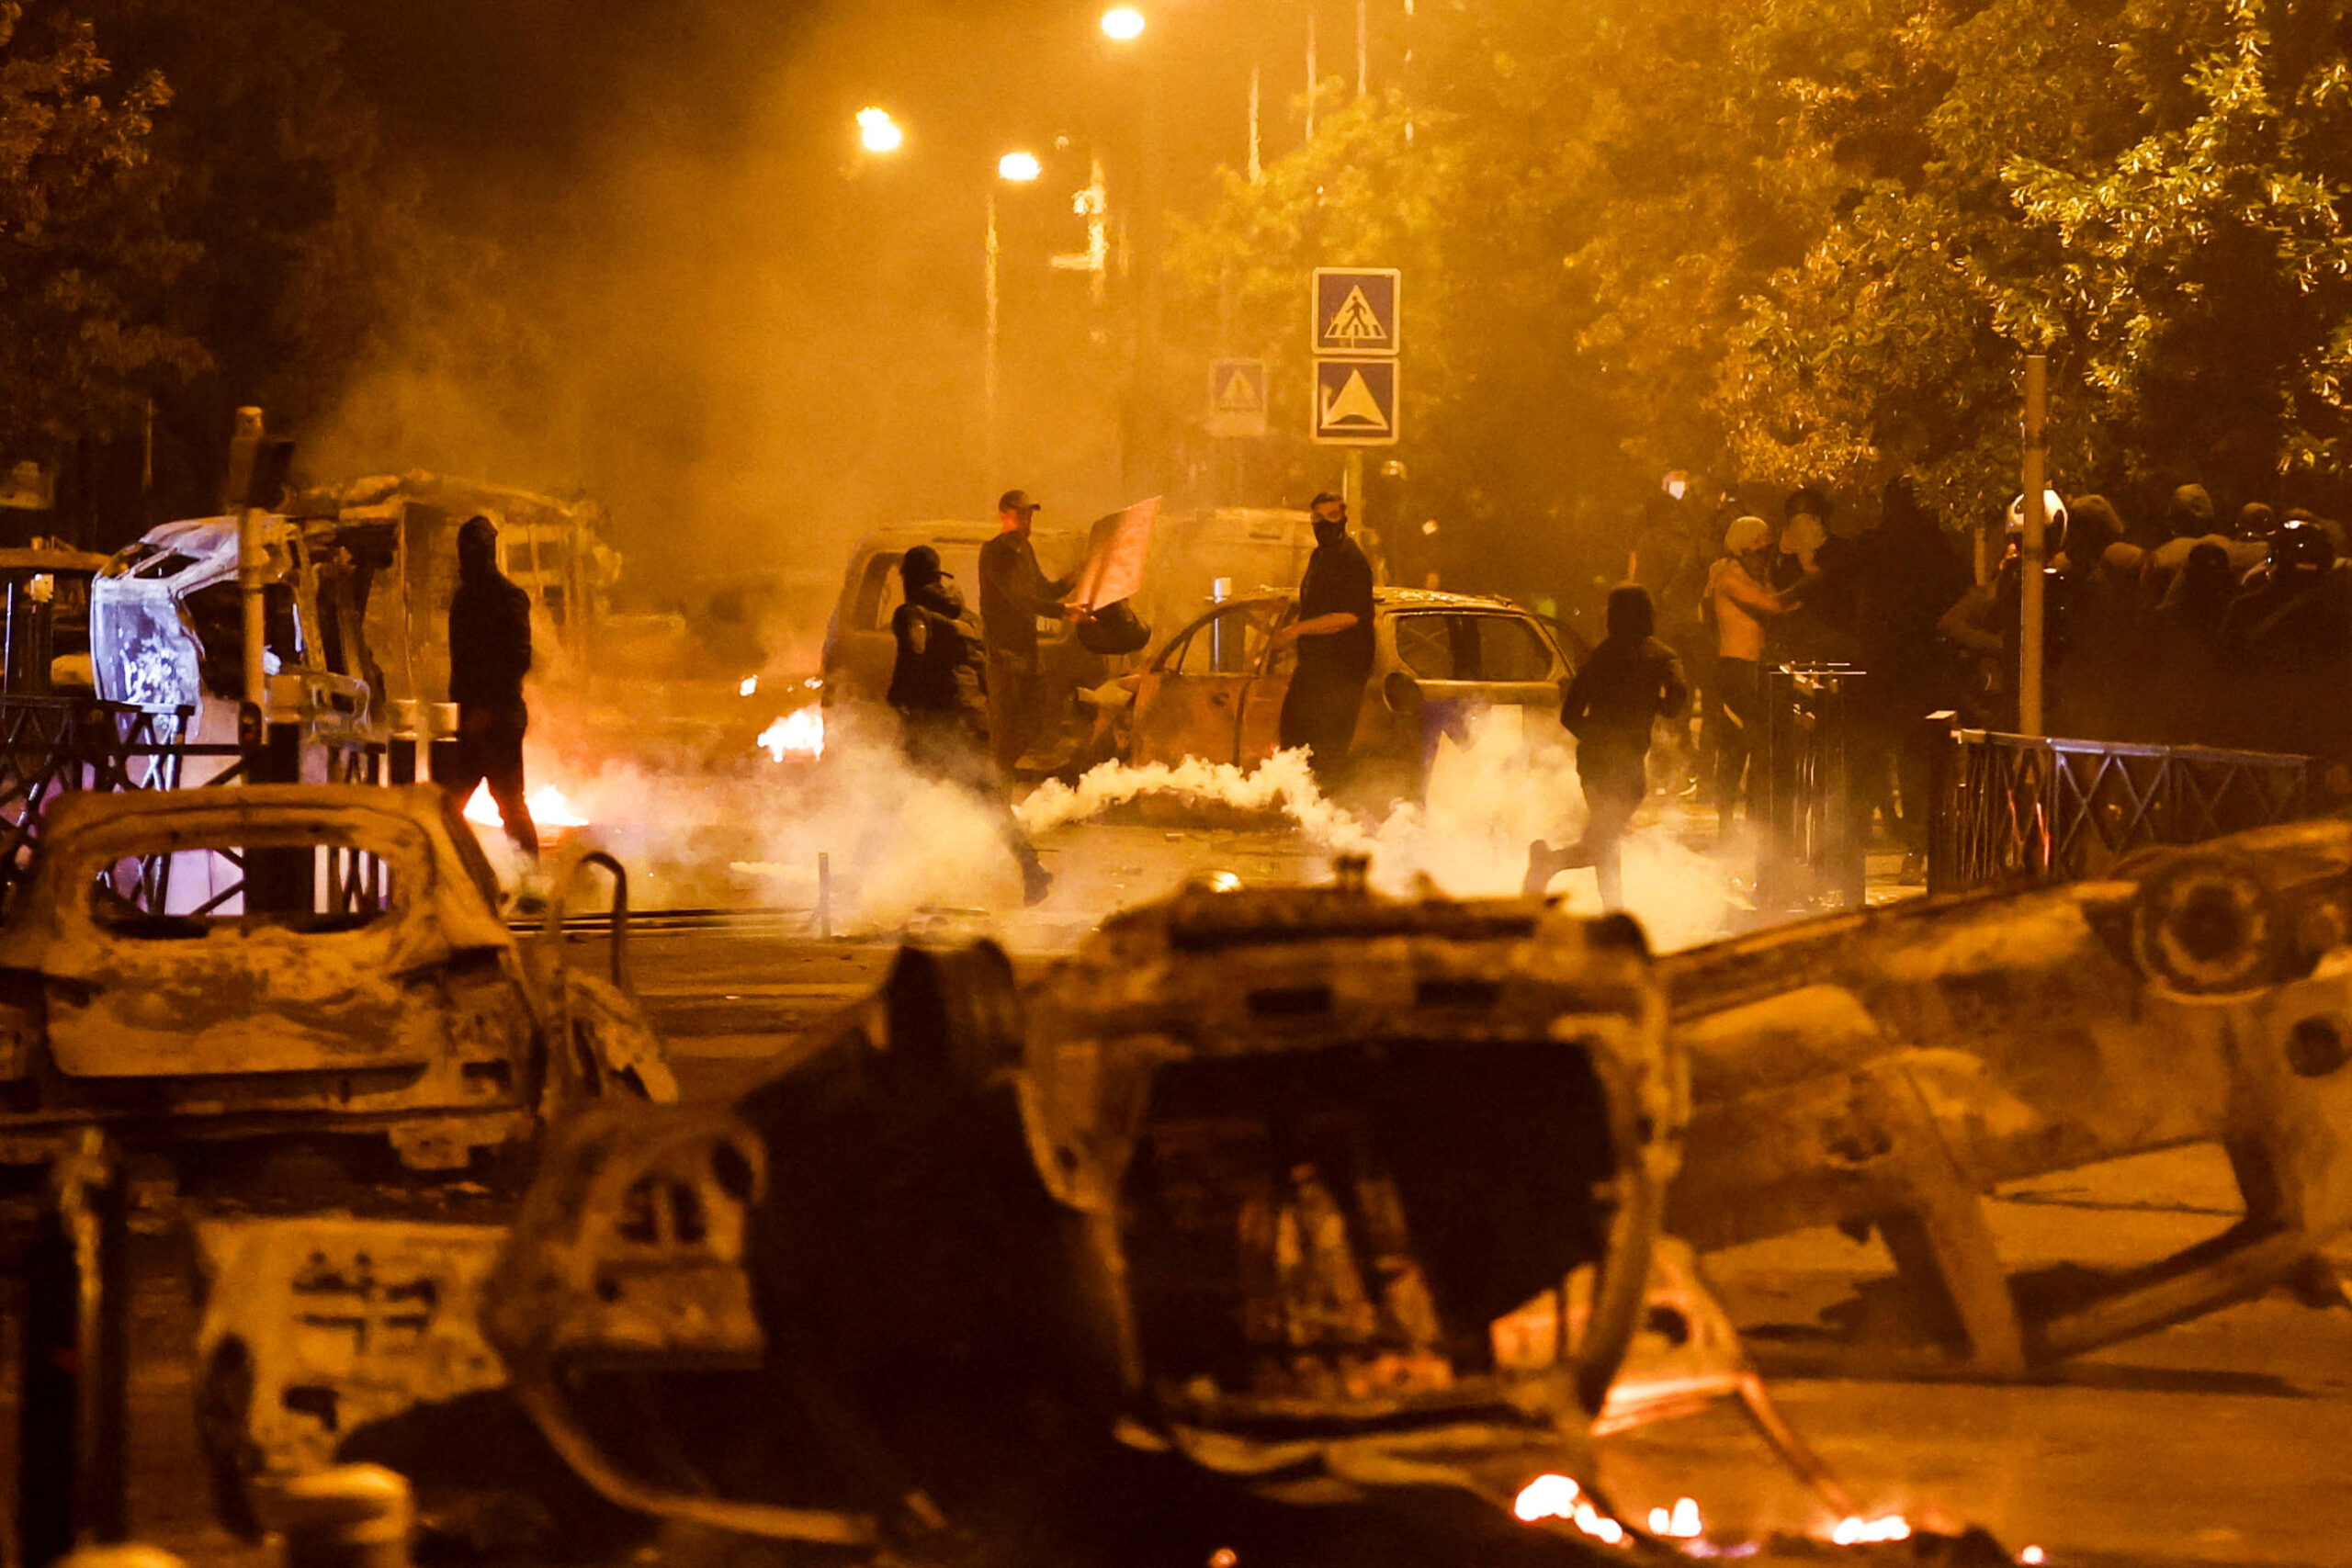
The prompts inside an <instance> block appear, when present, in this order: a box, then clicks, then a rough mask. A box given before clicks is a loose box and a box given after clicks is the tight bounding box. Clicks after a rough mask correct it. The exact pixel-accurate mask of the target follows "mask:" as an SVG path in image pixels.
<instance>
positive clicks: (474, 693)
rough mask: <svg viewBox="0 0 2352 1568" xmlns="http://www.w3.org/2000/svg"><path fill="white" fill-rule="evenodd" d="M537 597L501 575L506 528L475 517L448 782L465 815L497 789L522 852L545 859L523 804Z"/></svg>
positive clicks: (462, 565)
mask: <svg viewBox="0 0 2352 1568" xmlns="http://www.w3.org/2000/svg"><path fill="white" fill-rule="evenodd" d="M530 672H531V596H530V595H529V594H528V593H526V592H523V590H521V589H520V588H517V587H516V586H515V584H514V583H513V582H510V581H507V578H506V575H505V574H504V573H503V572H502V571H500V570H498V525H496V524H494V523H492V521H491V520H490V519H489V518H487V517H469V518H468V519H466V523H465V526H463V527H461V528H459V529H458V587H457V591H456V592H453V593H452V594H450V595H449V700H450V701H451V702H453V703H455V704H457V705H458V745H457V766H456V769H455V771H454V772H452V773H450V774H449V775H448V776H447V778H445V779H443V780H441V781H440V783H441V787H442V789H443V790H444V791H445V792H446V793H447V795H448V796H449V798H450V800H452V801H453V802H455V803H456V804H457V806H458V807H459V808H460V809H462V808H463V807H464V806H465V804H466V802H467V801H468V800H469V799H470V798H471V797H472V795H473V793H474V791H475V790H476V789H477V788H479V787H480V786H481V784H485V783H486V784H489V785H490V797H491V799H492V800H494V801H496V802H497V803H498V820H499V822H500V824H501V825H502V826H503V827H504V828H505V829H506V836H507V837H508V838H510V839H512V840H515V848H517V849H519V850H521V851H522V852H524V853H525V854H526V855H529V856H531V857H533V858H534V859H536V858H537V855H538V852H539V829H538V825H537V823H535V822H533V821H532V820H531V808H530V807H529V806H528V805H527V804H526V803H525V801H524V798H523V732H524V731H525V730H526V729H528V728H530V723H531V715H530V710H529V708H528V707H526V705H525V704H524V701H523V677H524V676H526V675H527V674H529V673H530Z"/></svg>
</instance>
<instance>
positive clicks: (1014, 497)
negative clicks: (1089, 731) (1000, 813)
mask: <svg viewBox="0 0 2352 1568" xmlns="http://www.w3.org/2000/svg"><path fill="white" fill-rule="evenodd" d="M1042 510H1043V508H1042V507H1041V506H1040V505H1039V504H1038V503H1037V502H1035V501H1032V500H1030V499H1029V492H1028V491H1025V490H1009V491H1005V492H1004V494H1003V495H1002V496H1001V497H999V498H998V500H997V503H996V520H997V536H996V537H995V538H993V539H990V540H989V542H988V543H987V544H985V545H982V546H981V547H980V624H981V626H985V627H986V628H987V634H988V661H989V751H990V753H991V754H992V755H993V757H994V758H995V761H996V771H997V772H998V773H1001V774H1003V775H1004V777H1005V779H1006V780H1007V781H1008V782H1010V781H1011V779H1012V770H1013V768H1014V767H1015V766H1016V765H1017V764H1018V763H1019V762H1020V761H1021V754H1022V753H1023V751H1026V750H1028V749H1029V742H1030V741H1031V740H1032V739H1035V737H1036V733H1037V724H1038V721H1039V719H1040V717H1041V716H1042V710H1043V708H1044V706H1045V704H1046V680H1045V672H1044V669H1043V667H1042V666H1041V665H1040V663H1039V662H1038V657H1037V617H1038V616H1040V615H1043V616H1045V617H1046V619H1048V620H1056V621H1062V620H1068V619H1069V616H1070V610H1069V606H1068V605H1066V604H1063V603H1062V596H1063V595H1064V594H1066V593H1068V592H1069V591H1070V589H1071V587H1072V586H1073V585H1074V584H1075V583H1076V582H1077V581H1078V578H1077V575H1076V574H1075V573H1073V574H1072V575H1070V576H1069V577H1065V578H1062V579H1060V580H1059V581H1053V580H1050V579H1048V578H1047V577H1046V572H1045V569H1044V568H1042V567H1040V566H1039V565H1038V564H1037V549H1036V547H1035V545H1034V544H1032V543H1031V542H1030V538H1029V525H1030V524H1031V523H1032V522H1033V521H1034V520H1035V518H1036V515H1037V513H1039V512H1040V511H1042Z"/></svg>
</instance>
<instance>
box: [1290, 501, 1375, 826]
mask: <svg viewBox="0 0 2352 1568" xmlns="http://www.w3.org/2000/svg"><path fill="white" fill-rule="evenodd" d="M1310 510H1311V511H1312V513H1313V515H1314V518H1315V553H1314V554H1313V555H1311V556H1309V557H1307V558H1306V576H1305V577H1304V578H1303V579H1301V580H1300V581H1299V585H1298V618H1297V619H1296V620H1295V621H1293V622H1292V623H1291V624H1290V625H1288V626H1284V627H1283V628H1282V629H1281V630H1280V631H1278V632H1276V633H1275V634H1274V636H1273V646H1275V647H1276V648H1280V647H1282V646H1283V645H1284V644H1286V643H1291V642H1295V643H1296V644H1297V645H1298V665H1297V668H1296V669H1295V671H1293V672H1292V674H1291V678H1290V689H1289V691H1287V692H1285V693H1284V694H1283V711H1282V721H1281V745H1282V748H1283V750H1285V751H1287V750H1291V749H1293V748H1294V747H1299V746H1304V747H1306V764H1307V767H1308V768H1309V769H1310V770H1311V771H1312V772H1313V773H1314V774H1315V782H1316V783H1317V784H1319V785H1320V786H1321V787H1322V789H1323V792H1324V793H1325V794H1326V795H1329V794H1331V793H1332V792H1334V791H1335V790H1337V789H1338V787H1339V785H1340V781H1341V779H1342V778H1343V776H1344V774H1345V773H1346V769H1347V764H1348V753H1349V752H1350V750H1352V749H1353V748H1354V746H1355V738H1356V715H1357V710H1359V709H1360V708H1362V707H1363V683H1364V682H1365V681H1367V680H1369V679H1370V678H1371V675H1372V652H1373V645H1372V563H1371V562H1370V561H1368V560H1366V559H1365V558H1364V554H1363V550H1362V549H1361V548H1359V547H1357V545H1356V542H1355V541H1354V540H1353V539H1351V538H1350V537H1348V504H1347V502H1343V501H1341V500H1340V498H1339V497H1338V496H1336V495H1332V494H1330V493H1329V492H1326V493H1324V494H1321V495H1318V496H1317V497H1316V498H1315V501H1314V504H1313V506H1312V507H1311V509H1310Z"/></svg>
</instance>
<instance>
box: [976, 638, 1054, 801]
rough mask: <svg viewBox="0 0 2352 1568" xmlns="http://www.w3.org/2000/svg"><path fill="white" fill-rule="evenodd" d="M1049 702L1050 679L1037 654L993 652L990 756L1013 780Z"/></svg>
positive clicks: (1035, 736)
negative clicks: (1048, 682)
mask: <svg viewBox="0 0 2352 1568" xmlns="http://www.w3.org/2000/svg"><path fill="white" fill-rule="evenodd" d="M1045 705H1046V679H1045V677H1044V675H1042V674H1041V673H1039V671H1038V669H1037V660H1036V657H1035V655H1034V654H1019V653H991V654H989V748H988V749H989V757H990V758H991V759H992V760H993V761H995V763H996V771H997V772H998V773H1001V774H1003V775H1004V777H1005V778H1006V780H1008V781H1010V780H1011V779H1012V770H1013V769H1014V768H1015V767H1017V766H1018V765H1019V764H1020V761H1021V754H1022V753H1023V752H1024V751H1026V750H1029V742H1030V741H1032V740H1034V739H1036V738H1037V724H1038V719H1039V716H1040V712H1041V710H1042V709H1043V708H1044V707H1045Z"/></svg>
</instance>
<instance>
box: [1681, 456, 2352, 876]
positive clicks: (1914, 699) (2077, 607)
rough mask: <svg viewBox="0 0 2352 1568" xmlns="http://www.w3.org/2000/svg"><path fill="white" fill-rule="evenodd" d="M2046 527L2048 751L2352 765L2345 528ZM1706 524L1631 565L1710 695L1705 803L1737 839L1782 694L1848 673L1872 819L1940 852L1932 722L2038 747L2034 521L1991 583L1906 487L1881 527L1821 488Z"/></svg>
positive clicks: (2056, 511)
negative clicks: (2170, 752) (2022, 713)
mask: <svg viewBox="0 0 2352 1568" xmlns="http://www.w3.org/2000/svg"><path fill="white" fill-rule="evenodd" d="M1691 499H1692V501H1693V502H1695V501H1696V498H1695V497H1693V498H1691ZM2047 511H2048V528H2047V531H2046V542H2045V554H2044V561H2045V565H2044V569H2043V570H2044V578H2043V582H2044V590H2045V604H2046V609H2045V618H2044V626H2045V632H2044V640H2045V657H2044V663H2043V671H2044V674H2043V682H2044V723H2043V728H2044V730H2045V732H2046V733H2049V734H2052V735H2059V736H2072V737H2079V738H2083V739H2098V740H2105V741H2110V742H2146V743H2152V744H2161V745H2175V746H2182V745H2197V746H2215V747H2229V748H2235V749H2241V750H2257V751H2273V752H2289V753H2295V754H2300V755H2305V756H2312V757H2316V758H2320V759H2322V760H2324V761H2330V762H2344V761H2352V701H2347V700H2346V699H2347V696H2352V682H2348V680H2347V678H2352V572H2347V570H2346V567H2347V565H2352V561H2347V557H2346V548H2345V537H2344V530H2343V528H2342V527H2341V526H2340V525H2338V524H2336V523H2335V522H2333V521H2331V520H2328V519H2324V518H2320V517H2316V516H2313V515H2312V514H2311V513H2308V512H2303V511H2290V512H2287V513H2283V514H2282V513H2274V512H2273V511H2272V509H2271V508H2270V507H2268V506H2267V505H2264V504H2262V503H2260V502H2254V503H2249V504H2247V505H2245V506H2244V507H2242V508H2241V509H2239V511H2238V512H2237V513H2236V515H2235V516H2234V517H2233V518H2232V519H2230V520H2229V521H2228V522H2227V523H2223V522H2222V521H2221V520H2220V519H2219V518H2217V516H2216V514H2215V511H2214V506H2213V502H2212V500H2211V496H2210V495H2208V493H2207V492H2206V491H2205V490H2204V489H2203V488H2202V487H2201V486H2198V485H2193V484H2189V485H2182V486H2181V487H2179V489H2177V491H2174V492H2173V494H2172V496H2171V498H2170V501H2169V502H2168V503H2167V504H2166V505H2165V506H2164V507H2163V508H2162V510H2161V511H2160V512H2159V511H2155V510H2153V509H2151V510H2150V511H2149V513H2148V514H2147V515H2144V516H2140V517H2134V518H2126V517H2125V515H2124V514H2123V513H2122V512H2121V511H2120V509H2119V508H2118V507H2117V506H2115V505H2114V504H2113V503H2111V502H2109V501H2108V500H2107V499H2106V498H2105V497H2103V496H2098V495H2081V496H2076V497H2074V498H2072V499H2071V500H2060V499H2059V498H2058V497H2056V496H2055V495H2052V497H2051V498H2050V503H2049V505H2048V508H2047ZM1696 513H1697V508H1696V507H1695V506H1693V505H1691V503H1688V502H1681V500H1680V498H1679V496H1678V497H1677V504H1676V505H1675V506H1674V507H1673V508H1671V509H1669V510H1668V511H1667V512H1666V513H1664V514H1662V515H1659V516H1655V517H1653V518H1652V519H1651V520H1650V523H1649V525H1647V526H1646V527H1645V529H1644V533H1643V537H1642V540H1641V543H1640V545H1639V547H1637V551H1636V558H1635V565H1636V572H1637V575H1638V577H1639V578H1640V580H1641V581H1644V582H1645V583H1646V584H1647V585H1648V586H1649V587H1650V588H1651V589H1652V592H1654V594H1655V595H1656V597H1657V604H1658V615H1657V620H1658V635H1659V637H1661V638H1663V639H1664V640H1665V641H1666V642H1668V644H1669V645H1671V646H1672V647H1673V648H1674V649H1675V650H1676V652H1677V653H1678V654H1679V656H1680V657H1681V660H1682V662H1683V665H1684V667H1685V668H1686V669H1687V670H1688V671H1690V672H1691V677H1692V679H1693V682H1694V683H1695V684H1696V685H1697V686H1698V688H1699V690H1700V702H1699V705H1698V711H1699V713H1700V714H1701V716H1702V724H1701V728H1700V737H1701V739H1700V742H1699V745H1700V756H1699V757H1698V758H1697V759H1695V760H1694V761H1695V762H1696V766H1695V767H1693V768H1692V769H1691V777H1692V778H1693V780H1694V783H1695V786H1696V788H1697V790H1698V791H1699V792H1700V793H1703V794H1711V795H1713V797H1714V801H1715V804H1716V805H1717V806H1718V807H1719V808H1720V810H1721V812H1722V816H1723V819H1724V827H1725V829H1726V831H1729V830H1731V829H1733V827H1734V824H1735V823H1736V820H1737V819H1738V818H1739V817H1740V815H1741V813H1742V810H1743V808H1744V805H1745V802H1746V800H1747V795H1748V791H1749V787H1750V786H1751V785H1752V783H1753V769H1752V766H1751V755H1752V752H1753V750H1754V747H1755V744H1756V742H1757V739H1758V736H1759V733H1760V717H1761V716H1760V712H1759V703H1760V700H1761V693H1762V690H1763V683H1764V672H1765V671H1770V670H1771V669H1773V668H1774V667H1776V666H1779V665H1782V664H1846V665H1851V666H1854V667H1856V668H1858V669H1859V670H1860V671H1864V672H1865V674H1864V676H1863V677H1862V678H1860V679H1858V680H1856V681H1854V682H1851V692H1852V695H1851V697H1850V699H1849V722H1850V724H1851V725H1852V735H1853V739H1852V741H1851V742H1850V750H1849V755H1850V756H1851V757H1852V758H1853V759H1854V763H1855V773H1854V776H1855V778H1856V779H1857V780H1858V786H1857V787H1858V788H1859V789H1860V791H1861V792H1862V793H1863V794H1864V795H1866V796H1867V797H1868V798H1867V799H1866V800H1861V801H1858V802H1857V803H1856V804H1857V806H1858V807H1867V808H1868V809H1870V810H1871V811H1873V812H1875V813H1876V814H1877V815H1879V816H1880V817H1882V818H1883V819H1884V821H1885V823H1886V824H1887V826H1888V827H1889V828H1890V829H1894V831H1896V832H1897V833H1898V834H1899V836H1900V838H1901V839H1902V840H1903V842H1904V844H1905V848H1906V849H1908V850H1911V851H1914V852H1917V851H1920V850H1923V849H1924V847H1925V842H1926V826H1927V825H1926V811H1925V806H1926V802H1927V799H1928V789H1929V783H1928V777H1929V772H1930V770H1931V768H1932V765H1933V759H1934V747H1935V745H1936V739H1935V732H1934V731H1933V730H1932V729H1931V728H1929V727H1928V724H1927V723H1926V718H1927V716H1928V715H1929V714H1932V713H1937V712H1943V711H1949V712H1951V713H1953V714H1955V715H1957V716H1958V718H1959V721H1960V722H1961V723H1962V724H1963V725H1967V726H1971V727H1974V728H1986V729H1996V730H2014V729H2015V728H2017V725H2018V708H2017V703H2018V659H2019V652H2020V649H2019V643H2020V626H2021V615H2020V608H2021V599H2022V581H2021V577H2020V571H2021V566H2020V561H2019V545H2020V541H2021V538H2022V535H2023V531H2024V506H2023V500H2022V498H2019V501H2018V502H2017V503H2015V504H2013V505H2012V506H2011V508H2010V511H2009V515H2008V518H2007V526H2006V529H2005V530H2004V529H2001V528H1998V527H1996V528H1995V529H1993V530H1990V531H1988V536H1987V537H1986V539H1985V546H1984V549H1985V555H1986V556H1987V557H1988V559H1987V560H1986V562H1985V567H1986V570H1985V571H1984V573H1983V577H1982V580H1981V581H1980V580H1979V574H1978V571H1977V570H1975V569H1974V566H1973V562H1972V559H1971V552H1972V547H1973V541H1972V538H1971V536H1970V535H1968V534H1967V533H1963V532H1955V531H1953V530H1949V529H1947V528H1945V527H1944V526H1943V525H1941V524H1940V523H1939V520H1938V519H1937V518H1936V517H1935V516H1934V515H1933V514H1932V513H1929V512H1928V511H1927V509H1926V508H1924V507H1923V506H1922V505H1921V504H1920V502H1919V500H1918V498H1917V495H1916V493H1915V492H1914V491H1913V490H1912V488H1911V486H1910V485H1909V483H1908V482H1907V481H1905V480H1896V481H1894V483H1892V484H1889V485H1888V486H1887V487H1886V488H1885V490H1884V491H1883V493H1882V494H1881V495H1880V497H1879V498H1878V505H1877V507H1876V508H1875V510H1874V512H1872V511H1870V510H1866V509H1862V508H1841V507H1839V506H1838V505H1837V504H1836V503H1835V502H1833V500H1832V499H1831V498H1830V496H1829V495H1827V494H1826V492H1824V491H1821V490H1819V489H1815V488H1813V487H1804V488H1800V489H1799V490H1797V491H1794V492H1793V493H1792V494H1791V495H1789V496H1788V498H1787V499H1786V501H1785V502H1784V503H1783V505H1782V507H1781V515H1780V516H1779V517H1778V518H1777V519H1770V520H1768V519H1767V518H1765V517H1762V516H1758V515H1756V514H1753V513H1747V512H1746V511H1745V510H1744V509H1743V508H1742V507H1741V506H1740V505H1739V502H1738V498H1736V497H1735V496H1732V495H1730V494H1725V495H1724V496H1723V497H1721V498H1719V500H1718V502H1717V503H1716V506H1715V508H1714V511H1713V516H1712V517H1711V518H1709V519H1707V520H1706V521H1705V522H1703V523H1702V522H1700V521H1699V520H1698V517H1697V515H1696ZM2004 538H2006V547H2005V548H2004V547H2002V541H2003V540H2004Z"/></svg>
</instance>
